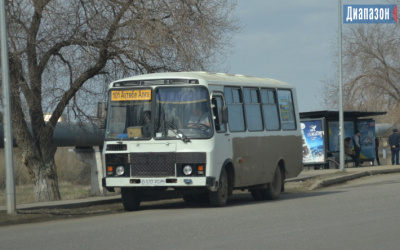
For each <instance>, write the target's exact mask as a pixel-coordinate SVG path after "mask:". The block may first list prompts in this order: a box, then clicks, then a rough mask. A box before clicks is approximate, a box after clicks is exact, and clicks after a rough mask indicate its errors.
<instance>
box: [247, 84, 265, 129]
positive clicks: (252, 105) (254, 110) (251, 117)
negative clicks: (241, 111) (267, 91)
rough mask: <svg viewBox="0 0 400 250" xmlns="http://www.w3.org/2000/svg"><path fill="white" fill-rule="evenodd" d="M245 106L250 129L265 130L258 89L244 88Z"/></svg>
mask: <svg viewBox="0 0 400 250" xmlns="http://www.w3.org/2000/svg"><path fill="white" fill-rule="evenodd" d="M243 95H244V108H245V112H246V123H247V127H248V129H249V131H261V130H263V129H264V128H263V122H262V116H261V104H260V101H259V98H258V89H256V88H243Z"/></svg>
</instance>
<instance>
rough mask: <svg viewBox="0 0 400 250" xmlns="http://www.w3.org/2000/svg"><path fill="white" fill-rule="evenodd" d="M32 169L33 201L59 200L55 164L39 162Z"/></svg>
mask: <svg viewBox="0 0 400 250" xmlns="http://www.w3.org/2000/svg"><path fill="white" fill-rule="evenodd" d="M33 169H34V175H35V180H34V193H35V201H36V202H40V201H54V200H60V199H61V197H60V192H59V190H58V181H57V172H56V166H55V165H54V164H53V165H48V164H39V165H35V166H34V167H33Z"/></svg>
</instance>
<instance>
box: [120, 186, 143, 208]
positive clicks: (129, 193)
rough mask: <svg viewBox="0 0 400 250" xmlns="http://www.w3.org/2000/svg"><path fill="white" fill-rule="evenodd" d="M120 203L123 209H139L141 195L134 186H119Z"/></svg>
mask: <svg viewBox="0 0 400 250" xmlns="http://www.w3.org/2000/svg"><path fill="white" fill-rule="evenodd" d="M121 198H122V205H123V206H124V210H125V211H137V210H139V206H140V202H141V197H140V193H139V191H138V190H137V189H135V188H121Z"/></svg>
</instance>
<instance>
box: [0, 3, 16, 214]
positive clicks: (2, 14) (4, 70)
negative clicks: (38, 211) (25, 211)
mask: <svg viewBox="0 0 400 250" xmlns="http://www.w3.org/2000/svg"><path fill="white" fill-rule="evenodd" d="M0 18H1V24H0V34H1V74H2V86H3V126H4V145H5V147H4V149H5V150H4V154H5V163H6V195H7V213H8V214H15V213H16V210H15V185H14V162H13V137H12V131H11V128H12V124H11V100H10V79H9V66H8V45H7V18H6V5H5V0H0Z"/></svg>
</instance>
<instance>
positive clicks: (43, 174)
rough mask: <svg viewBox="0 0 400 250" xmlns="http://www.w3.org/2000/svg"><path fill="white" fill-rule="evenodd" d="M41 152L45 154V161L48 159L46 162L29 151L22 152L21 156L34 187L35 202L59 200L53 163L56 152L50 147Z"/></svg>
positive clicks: (55, 169)
mask: <svg viewBox="0 0 400 250" xmlns="http://www.w3.org/2000/svg"><path fill="white" fill-rule="evenodd" d="M42 151H45V152H46V155H47V157H46V158H47V159H49V158H50V160H47V162H46V161H45V160H44V159H43V158H42V155H40V154H34V153H33V152H32V151H31V150H28V151H24V152H23V154H22V161H23V163H24V164H25V166H26V167H27V168H28V171H29V174H30V177H31V179H32V182H33V185H34V189H33V190H34V195H35V201H36V202H41V201H54V200H60V199H61V197H60V192H59V189H58V178H57V168H56V165H55V162H54V155H55V152H56V150H54V147H52V146H47V147H46V148H43V149H42ZM50 156H51V157H50Z"/></svg>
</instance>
